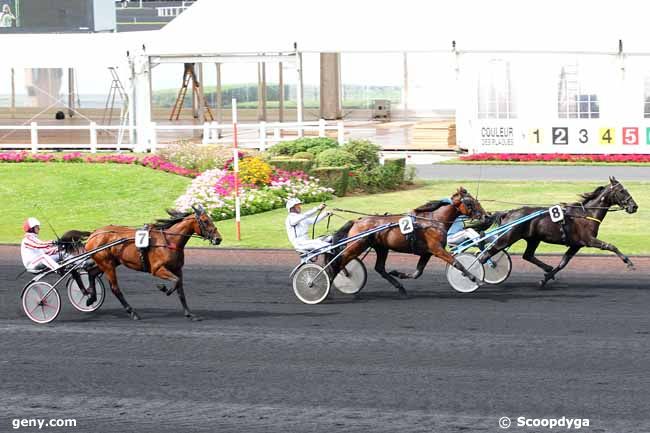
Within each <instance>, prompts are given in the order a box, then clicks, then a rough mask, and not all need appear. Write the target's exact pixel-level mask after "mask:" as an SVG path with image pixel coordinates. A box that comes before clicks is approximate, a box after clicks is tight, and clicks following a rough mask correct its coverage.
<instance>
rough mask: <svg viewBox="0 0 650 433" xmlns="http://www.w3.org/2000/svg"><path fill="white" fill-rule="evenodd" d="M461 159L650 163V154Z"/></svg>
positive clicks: (464, 158)
mask: <svg viewBox="0 0 650 433" xmlns="http://www.w3.org/2000/svg"><path fill="white" fill-rule="evenodd" d="M460 160H461V161H517V162H609V163H650V155H643V154H613V155H579V154H568V153H544V154H537V153H477V154H474V155H465V156H461V157H460Z"/></svg>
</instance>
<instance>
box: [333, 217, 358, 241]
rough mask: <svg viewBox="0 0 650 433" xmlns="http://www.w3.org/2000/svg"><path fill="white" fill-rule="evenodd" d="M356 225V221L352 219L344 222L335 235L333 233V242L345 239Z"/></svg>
mask: <svg viewBox="0 0 650 433" xmlns="http://www.w3.org/2000/svg"><path fill="white" fill-rule="evenodd" d="M353 225H354V221H352V220H350V221H348V222H346V223H345V224H343V225H342V226H341V228H340V229H338V230H337V231H336V232H335V233H334V234H333V235H332V243H333V244H335V243H337V242H339V241H340V240H341V239H345V238H346V237H347V236H348V233H349V232H350V229H351V228H352V226H353Z"/></svg>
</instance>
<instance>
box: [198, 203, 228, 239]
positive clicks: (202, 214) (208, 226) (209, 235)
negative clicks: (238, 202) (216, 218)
mask: <svg viewBox="0 0 650 433" xmlns="http://www.w3.org/2000/svg"><path fill="white" fill-rule="evenodd" d="M192 210H193V211H194V218H195V219H196V224H195V226H194V233H196V234H197V235H199V236H201V237H202V238H203V239H206V240H208V241H210V243H211V244H212V245H219V244H220V243H221V241H222V239H223V238H222V237H221V234H220V233H219V230H217V227H216V226H215V225H214V222H212V218H210V215H208V213H207V212H206V211H205V209H204V208H203V206H201V205H200V204H199V205H196V206H195V205H192Z"/></svg>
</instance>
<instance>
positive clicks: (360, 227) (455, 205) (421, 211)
mask: <svg viewBox="0 0 650 433" xmlns="http://www.w3.org/2000/svg"><path fill="white" fill-rule="evenodd" d="M451 201H452V204H448V203H445V202H429V203H427V204H425V205H423V206H420V207H419V208H416V209H414V210H413V211H412V212H411V215H413V216H414V217H415V222H416V224H415V231H414V233H413V238H411V240H409V239H408V238H407V237H406V236H405V235H403V234H402V233H401V231H400V229H399V227H393V228H390V229H386V230H383V231H380V232H378V233H375V234H373V235H370V236H367V237H364V238H361V239H359V240H356V241H354V242H350V243H349V244H347V246H346V247H345V249H344V250H343V252H342V253H341V254H340V255H339V256H338V258H336V260H334V261H333V263H332V264H331V265H330V272H331V275H332V277H335V276H336V275H337V274H338V272H339V271H340V270H342V269H344V267H345V265H346V264H347V263H348V262H349V261H350V260H352V259H354V258H356V257H358V256H359V255H361V254H362V253H363V252H364V251H365V250H366V249H368V248H372V249H374V250H375V252H376V254H377V260H376V262H375V271H377V272H378V273H379V275H381V276H382V277H383V278H384V279H386V280H388V282H390V283H391V284H392V285H393V286H394V287H395V288H397V289H398V290H399V294H400V296H401V297H406V296H407V293H406V289H404V286H403V285H402V284H401V283H400V282H399V281H398V280H397V279H396V278H394V277H398V278H400V279H405V278H413V279H415V278H418V277H420V276H421V275H422V272H423V271H424V267H425V266H426V265H427V263H428V262H429V259H430V258H431V256H436V257H438V258H440V259H442V260H444V261H445V262H447V263H449V264H450V265H452V266H454V267H455V268H456V269H458V270H460V271H461V272H463V274H464V275H465V276H467V277H468V278H469V279H470V280H472V281H473V282H478V281H477V280H476V278H475V277H474V276H473V275H472V274H471V273H469V272H468V271H467V270H466V269H465V267H464V266H463V265H462V264H461V263H459V262H458V261H456V259H454V256H452V255H451V254H450V253H449V252H448V251H447V250H446V249H445V246H446V245H447V230H448V229H449V227H450V226H451V224H452V223H453V222H454V220H455V219H456V218H457V217H458V216H459V215H461V214H462V215H467V216H470V217H472V218H475V219H483V218H485V217H486V216H487V215H486V213H485V211H484V210H483V207H482V206H481V204H480V203H479V202H478V200H476V199H475V198H474V197H472V196H471V195H470V194H469V193H468V192H467V190H465V189H464V188H462V187H461V188H459V189H458V190H457V191H456V193H454V195H453V196H452V197H451ZM402 217H403V215H385V216H379V215H378V216H367V217H364V218H359V219H358V220H356V221H348V222H347V223H345V224H344V225H343V226H342V227H341V228H340V229H339V230H338V231H337V232H336V233H334V235H333V238H332V243H333V244H335V243H337V242H338V241H340V240H341V239H343V238H346V237H351V236H354V235H356V234H359V233H362V232H364V231H367V230H370V229H372V228H374V227H378V226H380V225H383V224H387V223H397V222H398V221H399V219H400V218H402ZM390 250H393V251H398V252H402V253H411V254H415V255H417V256H420V260H419V261H418V264H417V268H416V271H415V272H414V273H413V274H403V273H400V272H397V271H391V272H387V271H386V259H387V257H388V252H389V251H390ZM333 256H334V254H332V257H333ZM330 260H331V258H330Z"/></svg>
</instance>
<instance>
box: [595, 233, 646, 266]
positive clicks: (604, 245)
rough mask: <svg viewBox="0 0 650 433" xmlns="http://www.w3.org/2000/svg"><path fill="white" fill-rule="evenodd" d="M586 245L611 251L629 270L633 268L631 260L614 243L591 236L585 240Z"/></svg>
mask: <svg viewBox="0 0 650 433" xmlns="http://www.w3.org/2000/svg"><path fill="white" fill-rule="evenodd" d="M585 246H587V247H590V248H600V249H601V250H605V251H611V252H613V253H614V254H616V255H617V256H618V257H619V258H620V259H621V260H623V263H625V264H626V265H627V268H628V269H630V270H634V269H635V267H634V263H632V260H630V258H629V257H628V256H626V255H625V254H623V253H622V252H621V251H620V250H619V249H618V248H616V246H615V245H612V244H608V243H607V242H603V241H601V240H600V239H597V238H591V239H589V240H588V241H587V243H586V245H585Z"/></svg>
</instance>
